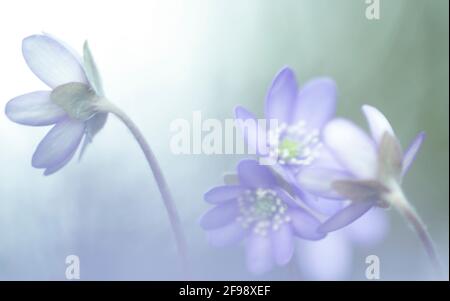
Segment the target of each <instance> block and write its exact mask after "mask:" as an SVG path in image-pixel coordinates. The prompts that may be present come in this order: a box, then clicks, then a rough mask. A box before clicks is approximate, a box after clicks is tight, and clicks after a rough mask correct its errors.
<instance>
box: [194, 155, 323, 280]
mask: <svg viewBox="0 0 450 301" xmlns="http://www.w3.org/2000/svg"><path fill="white" fill-rule="evenodd" d="M237 173H238V182H237V183H236V184H232V185H224V186H218V187H214V188H212V189H211V190H209V191H208V192H207V193H206V194H205V200H206V201H207V202H209V203H211V204H213V205H215V207H214V208H212V209H211V210H209V211H208V212H207V213H206V214H205V215H204V216H203V217H202V218H201V220H200V225H201V227H202V228H203V229H205V230H206V231H207V235H208V239H209V241H210V243H211V244H212V245H214V246H225V245H229V244H233V243H237V242H240V241H241V240H245V249H246V258H247V260H246V262H247V267H248V269H249V270H250V271H251V272H252V273H255V274H261V273H264V272H267V271H269V270H270V269H271V268H272V267H273V266H274V265H275V264H276V265H285V264H287V263H288V262H289V261H290V260H291V258H292V256H293V253H294V236H298V237H301V238H304V239H309V240H317V239H321V238H323V237H324V236H325V235H324V234H321V233H318V232H317V231H316V230H317V227H318V226H319V224H320V222H319V221H318V220H317V219H316V218H315V217H313V216H312V215H311V214H310V213H308V212H307V211H306V210H305V209H303V208H301V207H299V205H298V204H297V203H296V201H295V200H294V199H293V198H292V197H291V196H290V195H289V194H288V193H286V192H285V191H284V190H283V189H282V188H281V187H280V186H279V185H278V182H277V178H276V177H275V175H274V174H273V173H272V171H271V170H270V169H269V168H268V167H267V166H262V165H259V164H258V162H257V161H255V160H243V161H241V162H240V163H239V165H238V167H237Z"/></svg>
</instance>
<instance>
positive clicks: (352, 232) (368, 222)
mask: <svg viewBox="0 0 450 301" xmlns="http://www.w3.org/2000/svg"><path fill="white" fill-rule="evenodd" d="M342 230H343V231H344V232H345V233H346V234H347V235H349V237H351V239H352V240H353V241H354V242H357V243H359V244H361V245H363V246H366V247H373V246H375V245H377V244H378V243H380V242H381V241H382V240H383V239H384V238H385V237H386V235H387V233H388V231H389V219H388V215H387V213H386V211H385V210H384V209H381V208H378V207H373V208H371V209H370V210H369V211H367V213H366V214H364V215H363V216H361V218H359V219H357V220H356V221H354V222H353V223H352V224H350V225H348V226H347V227H345V229H342Z"/></svg>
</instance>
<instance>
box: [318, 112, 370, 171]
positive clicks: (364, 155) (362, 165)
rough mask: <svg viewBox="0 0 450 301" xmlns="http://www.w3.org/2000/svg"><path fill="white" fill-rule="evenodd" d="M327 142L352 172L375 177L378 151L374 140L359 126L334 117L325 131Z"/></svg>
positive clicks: (338, 158) (324, 136)
mask: <svg viewBox="0 0 450 301" xmlns="http://www.w3.org/2000/svg"><path fill="white" fill-rule="evenodd" d="M323 139H324V142H325V144H326V145H327V146H328V147H329V148H330V150H331V151H332V152H333V153H334V154H335V156H336V158H337V160H339V162H341V164H342V165H343V166H345V167H346V168H347V169H348V170H349V171H350V172H352V173H353V174H354V175H355V176H357V177H360V178H363V179H364V178H368V179H371V178H374V177H375V176H376V173H377V168H378V165H377V151H376V147H375V144H374V143H373V141H372V140H371V139H370V138H369V137H368V136H367V135H366V133H364V131H362V130H361V129H360V128H359V127H357V126H356V125H354V124H353V123H352V122H351V121H348V120H345V119H340V118H339V119H334V120H333V121H331V122H330V123H329V124H328V125H327V126H326V127H325V129H324V131H323Z"/></svg>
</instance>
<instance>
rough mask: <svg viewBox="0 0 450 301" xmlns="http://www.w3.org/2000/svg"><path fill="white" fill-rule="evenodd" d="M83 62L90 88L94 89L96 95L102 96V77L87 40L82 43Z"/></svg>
mask: <svg viewBox="0 0 450 301" xmlns="http://www.w3.org/2000/svg"><path fill="white" fill-rule="evenodd" d="M83 63H84V69H85V70H86V77H87V78H88V81H89V83H90V84H91V87H92V89H94V91H95V93H96V94H97V95H101V96H103V95H104V94H105V93H104V91H103V85H102V79H101V77H100V73H99V72H98V69H97V64H96V63H95V61H94V57H93V56H92V53H91V49H90V48H89V44H88V42H87V41H85V42H84V45H83Z"/></svg>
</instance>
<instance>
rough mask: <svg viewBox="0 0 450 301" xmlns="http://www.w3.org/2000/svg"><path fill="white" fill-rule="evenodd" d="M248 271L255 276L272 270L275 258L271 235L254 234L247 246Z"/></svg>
mask: <svg viewBox="0 0 450 301" xmlns="http://www.w3.org/2000/svg"><path fill="white" fill-rule="evenodd" d="M245 251H246V262H247V268H248V270H249V271H250V272H251V273H253V274H258V275H259V274H263V273H265V272H268V271H269V270H270V269H272V267H273V265H274V258H273V257H274V256H273V251H272V242H271V239H270V237H269V235H265V236H263V235H259V234H252V235H250V237H249V238H248V240H247V242H246V246H245Z"/></svg>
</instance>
